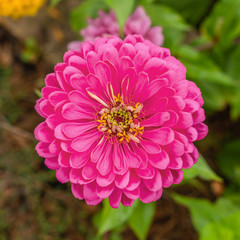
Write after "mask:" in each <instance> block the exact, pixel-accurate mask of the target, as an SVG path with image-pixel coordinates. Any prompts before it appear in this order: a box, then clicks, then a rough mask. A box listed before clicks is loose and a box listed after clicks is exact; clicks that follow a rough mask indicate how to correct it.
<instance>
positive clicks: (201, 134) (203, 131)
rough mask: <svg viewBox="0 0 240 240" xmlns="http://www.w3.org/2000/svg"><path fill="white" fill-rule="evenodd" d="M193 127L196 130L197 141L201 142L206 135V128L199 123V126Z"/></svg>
mask: <svg viewBox="0 0 240 240" xmlns="http://www.w3.org/2000/svg"><path fill="white" fill-rule="evenodd" d="M194 127H195V128H196V130H197V132H198V137H197V140H201V139H203V138H205V137H206V135H207V133H208V126H207V125H206V124H204V123H199V124H196V125H194Z"/></svg>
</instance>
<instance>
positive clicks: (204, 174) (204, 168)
mask: <svg viewBox="0 0 240 240" xmlns="http://www.w3.org/2000/svg"><path fill="white" fill-rule="evenodd" d="M183 173H184V181H188V180H191V179H193V178H195V177H200V178H202V179H204V180H208V181H211V180H215V181H222V179H221V178H220V177H219V176H218V175H217V174H216V173H215V172H214V171H213V170H212V169H211V168H210V167H209V165H208V164H207V162H206V160H205V159H204V158H203V156H202V155H200V156H199V159H198V162H197V163H196V164H195V165H193V167H191V168H189V169H184V170H183Z"/></svg>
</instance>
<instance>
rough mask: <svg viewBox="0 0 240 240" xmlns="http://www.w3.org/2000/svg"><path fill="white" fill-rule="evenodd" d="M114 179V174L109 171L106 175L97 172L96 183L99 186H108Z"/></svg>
mask: <svg viewBox="0 0 240 240" xmlns="http://www.w3.org/2000/svg"><path fill="white" fill-rule="evenodd" d="M114 180H115V174H114V173H113V172H112V171H110V172H109V173H108V174H106V175H104V176H103V175H101V174H98V176H97V179H96V181H97V184H98V185H99V186H101V187H106V186H109V185H110V184H112V182H113V181H114Z"/></svg>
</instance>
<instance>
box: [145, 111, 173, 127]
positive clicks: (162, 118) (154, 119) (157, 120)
mask: <svg viewBox="0 0 240 240" xmlns="http://www.w3.org/2000/svg"><path fill="white" fill-rule="evenodd" d="M169 119H170V114H169V113H168V112H159V113H157V114H154V115H153V116H151V117H150V118H146V119H144V120H143V121H142V122H141V126H143V127H160V126H162V125H163V124H164V123H165V122H167V121H168V120H169Z"/></svg>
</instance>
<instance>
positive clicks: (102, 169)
mask: <svg viewBox="0 0 240 240" xmlns="http://www.w3.org/2000/svg"><path fill="white" fill-rule="evenodd" d="M104 151H105V152H104V153H103V154H102V156H100V159H99V161H98V163H97V169H98V171H99V173H100V174H101V175H107V174H108V173H109V172H110V171H111V170H112V165H113V158H112V145H111V144H107V145H106V148H105V149H104Z"/></svg>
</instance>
